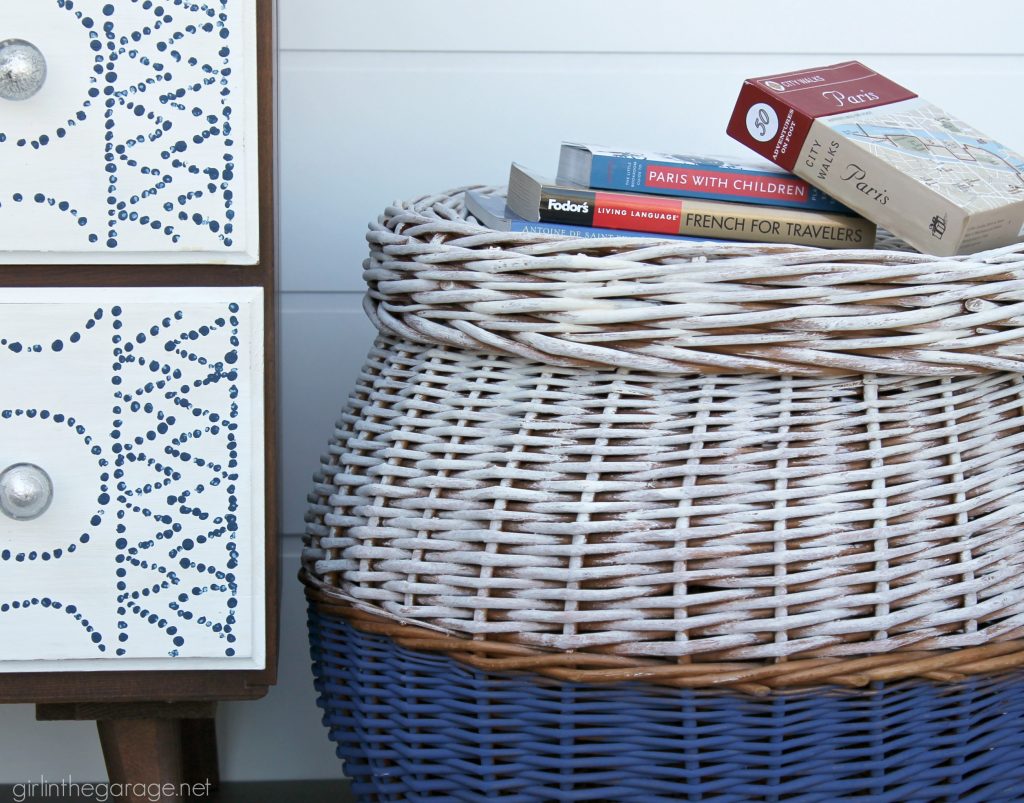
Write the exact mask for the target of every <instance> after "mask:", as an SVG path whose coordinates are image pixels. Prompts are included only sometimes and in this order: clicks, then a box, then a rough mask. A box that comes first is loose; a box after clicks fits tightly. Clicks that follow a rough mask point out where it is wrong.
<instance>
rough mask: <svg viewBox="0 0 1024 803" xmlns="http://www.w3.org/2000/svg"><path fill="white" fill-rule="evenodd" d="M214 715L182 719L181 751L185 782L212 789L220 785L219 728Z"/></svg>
mask: <svg viewBox="0 0 1024 803" xmlns="http://www.w3.org/2000/svg"><path fill="white" fill-rule="evenodd" d="M215 722H216V720H214V718H213V717H204V718H202V719H183V720H181V752H182V764H183V772H184V775H185V783H187V784H192V785H193V786H195V785H196V784H199V785H203V784H206V783H209V788H210V789H216V788H217V787H218V786H220V770H219V769H218V764H217V729H216V726H215Z"/></svg>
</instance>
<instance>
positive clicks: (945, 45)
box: [281, 0, 1024, 66]
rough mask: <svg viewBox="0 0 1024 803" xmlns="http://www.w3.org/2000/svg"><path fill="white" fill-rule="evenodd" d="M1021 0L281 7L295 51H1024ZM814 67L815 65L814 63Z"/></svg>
mask: <svg viewBox="0 0 1024 803" xmlns="http://www.w3.org/2000/svg"><path fill="white" fill-rule="evenodd" d="M1018 15H1019V7H1018V4H1017V2H1016V0H980V2H973V3H970V4H968V5H964V4H961V3H954V2H951V0H939V2H932V3H924V2H921V1H920V0H910V2H903V3H886V4H884V6H883V5H880V4H875V5H872V4H871V3H866V4H860V5H843V4H823V3H820V2H811V0H796V1H795V2H787V3H765V2H763V1H762V0H730V2H726V3H683V2H679V0H632V2H630V3H629V4H624V3H621V2H616V0H589V2H584V0H573V1H572V2H567V1H565V0H563V2H555V3H553V2H550V1H549V0H518V2H516V3H515V4H507V3H501V4H497V3H479V2H473V0H448V2H445V3H376V2H372V0H362V2H338V0H283V2H282V4H281V47H283V48H286V49H289V50H426V51H456V50H458V51H477V52H494V51H505V52H548V53H551V52H574V53H582V52H591V53H593V52H601V51H604V52H619V53H638V52H642V53H822V52H830V51H834V52H839V51H849V52H857V53H861V54H864V55H868V54H874V53H889V52H894V53H900V52H903V53H915V54H925V53H935V54H965V53H971V54H977V53H986V54H993V53H1010V54H1013V53H1016V54H1020V53H1024V39H1022V37H1021V36H1020V27H1019V25H1017V24H1015V23H1016V22H1017V19H1018ZM811 66H813V65H811Z"/></svg>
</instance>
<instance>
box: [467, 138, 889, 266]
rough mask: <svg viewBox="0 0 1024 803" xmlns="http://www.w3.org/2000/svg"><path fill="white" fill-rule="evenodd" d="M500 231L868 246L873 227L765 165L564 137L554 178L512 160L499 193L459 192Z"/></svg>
mask: <svg viewBox="0 0 1024 803" xmlns="http://www.w3.org/2000/svg"><path fill="white" fill-rule="evenodd" d="M466 208H467V210H468V211H469V212H470V214H472V215H473V216H474V217H475V218H477V220H479V221H480V222H481V223H482V224H483V225H485V226H488V227H490V228H493V229H497V230H500V231H523V232H538V233H545V234H558V235H562V236H566V237H613V236H616V237H621V236H645V237H658V238H662V239H664V238H672V239H696V240H743V241H747V242H763V243H791V244H795V245H810V246H818V247H823V248H870V247H872V245H874V240H875V225H874V224H873V223H871V222H870V221H868V220H865V219H864V218H862V217H860V216H858V215H857V214H855V213H854V212H852V211H851V210H849V209H847V208H846V207H844V206H842V205H841V204H839V203H838V202H837V201H835V200H834V199H833V198H831V197H829V196H828V195H825V194H824V193H823V192H821V191H820V190H818V189H815V188H814V187H812V186H811V185H810V184H808V183H807V182H806V181H804V180H803V179H801V178H797V177H796V176H794V175H792V174H791V173H787V172H786V171H784V170H782V169H781V168H778V167H776V166H775V165H772V164H771V163H768V162H764V163H756V162H749V163H748V162H737V161H733V160H723V159H717V158H708V157H697V156H680V155H675V154H664V153H633V152H629V151H622V150H612V149H609V148H603V147H598V146H595V145H581V144H576V143H568V142H567V143H563V144H562V149H561V154H560V157H559V161H558V177H557V178H556V179H555V180H550V179H546V178H544V177H542V176H539V175H537V174H535V173H533V172H532V171H530V170H528V169H527V168H525V167H523V166H521V165H519V164H516V163H513V164H512V170H511V173H510V175H509V183H508V198H507V205H506V201H505V199H502V198H499V197H497V196H492V195H486V194H483V193H480V192H475V191H469V192H467V193H466Z"/></svg>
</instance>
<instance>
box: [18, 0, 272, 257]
mask: <svg viewBox="0 0 1024 803" xmlns="http://www.w3.org/2000/svg"><path fill="white" fill-rule="evenodd" d="M255 17H256V11H255V0H195V2H191V1H190V2H180V1H179V0H152V2H148V1H147V2H144V1H143V0H4V3H3V12H2V13H0V40H7V39H21V40H24V41H27V42H30V43H32V44H33V45H35V47H37V48H38V49H39V51H40V52H41V53H42V54H43V56H44V57H45V59H46V66H47V76H46V80H45V83H43V85H42V88H41V89H40V90H39V91H38V92H37V93H36V94H35V95H33V96H32V97H30V98H28V99H26V100H4V99H2V98H0V175H2V176H3V182H2V185H0V248H2V249H3V250H0V262H2V263H49V262H55V263H118V262H122V263H125V262H127V263H138V262H141V263H160V262H164V263H167V262H170V263H178V262H212V263H229V264H252V263H253V262H255V261H256V256H257V254H258V245H259V243H258V210H257V200H256V199H257V192H258V187H257V169H256V167H257V163H256V159H257V149H256V130H257V124H256V111H257V110H256V99H255V91H256V54H255V46H254V44H255V37H256V19H255Z"/></svg>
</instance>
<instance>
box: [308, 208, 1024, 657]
mask: <svg viewBox="0 0 1024 803" xmlns="http://www.w3.org/2000/svg"><path fill="white" fill-rule="evenodd" d="M369 239H370V243H371V257H370V259H369V260H368V262H367V264H366V272H365V275H366V278H367V281H368V284H369V287H370V291H369V293H368V295H367V309H368V312H369V313H370V315H371V317H372V318H373V319H374V321H375V323H376V324H377V325H378V327H379V328H380V329H381V330H382V333H383V334H382V335H381V337H380V338H379V339H378V340H377V342H376V343H375V345H374V346H373V348H372V350H371V352H370V355H369V358H368V361H367V363H366V367H365V368H364V370H363V371H362V373H361V374H360V377H359V380H358V384H357V387H356V388H355V390H354V391H353V393H352V395H351V397H350V399H349V402H348V405H347V407H346V409H345V410H344V412H343V414H342V416H341V419H340V421H339V422H338V424H337V428H336V431H335V434H334V437H333V438H332V440H331V446H330V453H329V454H328V455H326V456H325V457H324V459H323V466H322V469H321V472H320V473H319V475H318V477H317V480H316V486H315V489H314V493H313V494H312V496H311V497H310V499H311V503H312V506H311V508H310V513H309V515H308V517H307V520H308V522H309V524H308V530H307V532H308V536H307V542H308V546H307V549H306V551H305V564H306V567H307V569H308V570H309V571H310V572H311V573H312V574H313V575H315V576H316V577H317V578H319V583H320V584H321V585H322V587H324V588H328V589H330V590H331V591H332V593H333V594H334V595H335V596H336V597H337V598H339V599H344V600H347V601H350V602H351V603H353V604H355V605H356V606H357V607H360V608H363V609H364V610H368V611H372V612H376V613H380V614H382V615H385V616H388V617H391V618H395V619H400V620H403V621H407V622H414V623H416V624H420V625H423V626H426V627H431V628H435V629H443V630H445V631H447V632H450V633H455V634H467V635H470V636H473V637H476V638H487V639H493V640H507V641H510V642H516V643H519V644H525V645H533V646H537V647H542V648H554V649H557V650H563V651H566V650H574V651H581V652H588V653H594V654H600V655H616V656H623V657H626V656H628V657H631V658H635V659H637V660H639V661H644V660H647V659H652V658H653V659H666V658H670V659H672V660H673V661H678V660H680V659H681V658H682V659H684V660H691V659H692V660H695V661H738V660H742V661H746V660H759V661H765V660H769V661H770V660H773V659H785V658H791V657H795V656H800V657H820V656H828V657H835V658H839V657H853V656H865V655H871V654H876V653H884V652H890V651H905V650H912V651H920V650H938V649H961V648H967V647H972V646H980V645H984V644H986V643H989V642H992V641H1004V640H1010V639H1015V638H1020V637H1022V636H1024V548H1022V547H1024V544H1022V541H1024V532H1022V526H1021V525H1022V521H1024V519H1022V516H1024V454H1022V452H1021V444H1022V442H1024V426H1022V424H1024V380H1022V376H1021V370H1022V369H1024V362H1022V353H1024V352H1022V346H1021V337H1022V335H1024V330H1022V329H1021V328H1020V325H1021V322H1022V321H1024V317H1021V316H1022V315H1024V246H1020V247H1017V248H1011V249H1002V250H1000V251H997V252H990V253H986V254H980V255H977V256H975V257H965V258H956V259H936V258H933V257H927V256H922V255H920V254H914V253H906V252H900V251H893V250H888V251H844V252H836V251H820V250H815V249H805V248H795V247H776V246H767V247H762V246H754V245H746V244H738V245H732V246H730V245H722V244H713V245H712V244H709V245H701V244H694V243H681V242H671V243H670V242H661V241H658V242H652V241H650V240H639V239H633V238H622V239H616V240H615V241H589V240H586V241H584V240H565V239H557V238H551V237H547V236H543V235H521V234H519V235H517V234H507V233H496V232H490V231H488V230H482V229H480V228H479V227H477V226H475V225H474V224H473V223H472V222H467V221H464V220H462V219H461V206H460V203H459V198H458V195H457V194H449V195H442V196H436V197H432V198H428V199H423V200H421V201H420V202H417V203H413V204H409V205H405V206H395V207H392V208H390V209H389V210H388V211H387V213H386V215H385V216H384V217H383V218H382V219H381V220H380V222H379V223H378V224H376V225H374V226H372V227H371V231H370V234H369Z"/></svg>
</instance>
